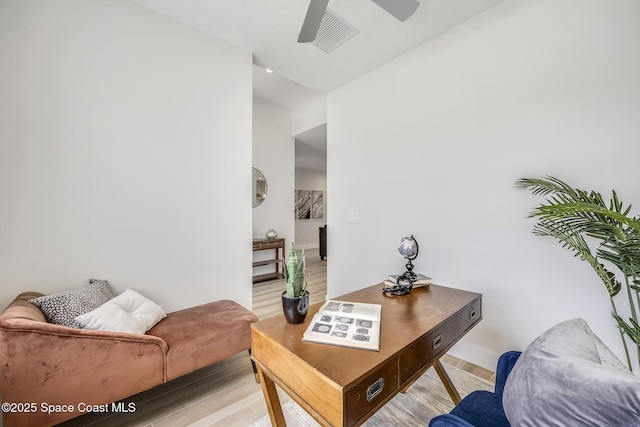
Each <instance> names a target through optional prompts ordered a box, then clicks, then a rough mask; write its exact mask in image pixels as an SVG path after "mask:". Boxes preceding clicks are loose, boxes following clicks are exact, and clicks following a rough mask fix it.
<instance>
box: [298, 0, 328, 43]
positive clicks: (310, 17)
mask: <svg viewBox="0 0 640 427" xmlns="http://www.w3.org/2000/svg"><path fill="white" fill-rule="evenodd" d="M328 4H329V0H311V2H310V3H309V9H308V10H307V15H306V16H305V17H304V22H303V23H302V29H301V30H300V35H299V36H298V43H309V42H312V41H314V40H315V39H316V35H317V34H318V30H319V29H320V23H321V22H322V17H323V16H324V12H325V11H326V10H327V5H328Z"/></svg>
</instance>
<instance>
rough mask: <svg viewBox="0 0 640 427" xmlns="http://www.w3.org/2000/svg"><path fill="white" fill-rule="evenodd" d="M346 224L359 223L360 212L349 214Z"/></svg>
mask: <svg viewBox="0 0 640 427" xmlns="http://www.w3.org/2000/svg"><path fill="white" fill-rule="evenodd" d="M347 221H348V222H360V212H349V215H348V216H347Z"/></svg>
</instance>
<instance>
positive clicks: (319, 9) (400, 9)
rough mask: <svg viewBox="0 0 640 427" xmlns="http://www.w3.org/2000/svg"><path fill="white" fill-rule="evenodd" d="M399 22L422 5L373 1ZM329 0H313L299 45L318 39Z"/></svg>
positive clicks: (406, 0)
mask: <svg viewBox="0 0 640 427" xmlns="http://www.w3.org/2000/svg"><path fill="white" fill-rule="evenodd" d="M371 1H372V2H374V3H375V4H377V5H378V6H380V7H381V8H383V9H384V10H386V11H387V12H388V13H389V14H391V15H393V16H394V17H395V18H396V19H398V20H399V21H402V22H404V21H406V20H407V19H408V18H409V17H410V16H411V15H413V12H415V11H416V9H418V6H420V3H418V2H417V1H416V0H371ZM328 4H329V0H311V2H310V3H309V9H308V10H307V15H306V16H305V17H304V22H303V23H302V29H301V30H300V35H299V36H298V43H309V42H312V41H314V40H315V39H316V35H317V34H318V30H319V29H320V23H321V22H322V17H323V16H324V12H325V11H326V10H327V5H328Z"/></svg>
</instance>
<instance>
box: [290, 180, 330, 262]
mask: <svg viewBox="0 0 640 427" xmlns="http://www.w3.org/2000/svg"><path fill="white" fill-rule="evenodd" d="M296 189H298V190H319V191H322V192H323V194H322V195H323V200H322V208H323V212H324V215H323V218H321V219H320V218H318V219H300V220H296V248H298V249H302V248H303V247H304V248H307V249H313V251H312V252H309V253H313V254H314V255H318V254H319V252H318V251H317V250H316V249H315V248H318V247H319V244H320V232H319V227H323V226H324V225H325V224H326V223H327V174H326V173H324V172H320V171H314V170H310V169H303V168H296Z"/></svg>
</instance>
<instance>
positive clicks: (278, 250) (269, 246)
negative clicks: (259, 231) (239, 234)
mask: <svg viewBox="0 0 640 427" xmlns="http://www.w3.org/2000/svg"><path fill="white" fill-rule="evenodd" d="M271 250H272V251H275V255H274V257H273V258H270V259H266V260H260V261H253V266H254V267H260V266H263V265H271V264H274V265H275V271H274V272H272V273H265V274H258V275H254V276H253V283H257V282H263V281H265V280H273V279H281V278H283V277H284V274H283V271H282V269H283V268H284V266H282V265H281V264H283V263H284V239H283V238H279V239H253V252H256V251H271Z"/></svg>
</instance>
